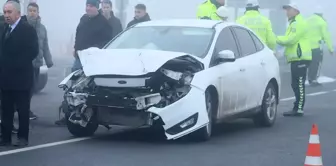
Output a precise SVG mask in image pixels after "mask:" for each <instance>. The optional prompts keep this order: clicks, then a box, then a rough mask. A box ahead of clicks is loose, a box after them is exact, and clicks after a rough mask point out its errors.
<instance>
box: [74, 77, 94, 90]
mask: <svg viewBox="0 0 336 166" xmlns="http://www.w3.org/2000/svg"><path fill="white" fill-rule="evenodd" d="M90 81H91V78H90V77H82V78H79V79H78V80H77V81H76V82H75V83H74V84H73V85H72V87H71V88H72V89H73V90H75V91H77V92H80V91H82V90H83V89H84V88H85V87H86V86H87V85H88V84H89V83H90Z"/></svg>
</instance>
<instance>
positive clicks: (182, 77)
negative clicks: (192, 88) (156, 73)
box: [161, 69, 194, 85]
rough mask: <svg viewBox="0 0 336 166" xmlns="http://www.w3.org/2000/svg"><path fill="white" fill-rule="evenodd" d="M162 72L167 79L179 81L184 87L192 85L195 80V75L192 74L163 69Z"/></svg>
mask: <svg viewBox="0 0 336 166" xmlns="http://www.w3.org/2000/svg"><path fill="white" fill-rule="evenodd" d="M161 72H162V73H163V74H164V75H166V76H167V77H169V78H171V79H173V80H176V81H178V82H179V83H180V84H182V85H190V83H191V81H192V80H193V77H194V75H193V73H191V72H188V71H187V72H184V73H182V72H176V71H173V70H168V69H161Z"/></svg>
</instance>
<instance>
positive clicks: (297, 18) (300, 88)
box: [276, 3, 312, 116]
mask: <svg viewBox="0 0 336 166" xmlns="http://www.w3.org/2000/svg"><path fill="white" fill-rule="evenodd" d="M283 9H284V10H286V13H287V17H288V21H289V26H288V28H287V30H286V34H285V36H278V37H277V39H276V41H277V43H278V44H279V45H282V46H284V47H285V56H286V58H287V62H288V63H290V65H291V75H292V89H293V91H294V94H295V99H296V101H295V102H294V107H293V109H292V110H291V111H288V112H285V113H284V114H283V115H284V116H303V113H304V112H303V107H304V104H305V96H306V93H305V81H306V74H307V68H308V66H309V64H310V62H311V60H312V52H311V47H310V40H309V34H308V30H309V29H308V27H307V26H308V24H307V22H306V20H304V18H303V16H302V15H301V14H300V10H299V8H298V6H297V5H296V4H295V3H291V4H288V5H284V6H283Z"/></svg>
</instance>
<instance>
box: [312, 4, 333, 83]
mask: <svg viewBox="0 0 336 166" xmlns="http://www.w3.org/2000/svg"><path fill="white" fill-rule="evenodd" d="M307 22H308V26H309V28H310V32H309V34H310V40H311V43H310V44H311V47H312V56H313V58H312V61H311V64H310V65H309V68H308V81H309V84H311V85H313V86H316V85H320V83H319V82H318V81H317V78H318V72H319V69H320V67H321V64H322V59H323V47H322V46H323V43H326V44H327V46H328V49H329V52H330V54H331V55H333V54H334V48H333V44H332V41H331V38H330V33H329V32H328V28H327V26H328V25H327V22H326V21H325V20H324V18H323V15H322V9H321V7H317V8H316V10H315V13H314V14H313V15H312V16H310V17H309V18H308V20H307Z"/></svg>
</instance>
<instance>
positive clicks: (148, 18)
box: [127, 14, 151, 28]
mask: <svg viewBox="0 0 336 166" xmlns="http://www.w3.org/2000/svg"><path fill="white" fill-rule="evenodd" d="M150 20H151V18H150V17H149V15H148V14H146V15H145V16H143V17H142V18H140V19H136V18H134V19H133V20H132V21H130V22H129V23H128V24H127V28H128V27H130V26H132V25H135V24H138V23H141V22H145V21H150Z"/></svg>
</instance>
